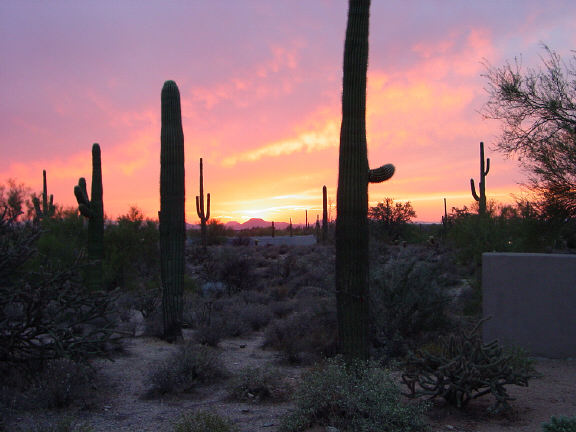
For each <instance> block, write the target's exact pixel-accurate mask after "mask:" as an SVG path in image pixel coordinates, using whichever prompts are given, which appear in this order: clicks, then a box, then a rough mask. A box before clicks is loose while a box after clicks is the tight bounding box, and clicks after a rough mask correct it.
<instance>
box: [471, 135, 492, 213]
mask: <svg viewBox="0 0 576 432" xmlns="http://www.w3.org/2000/svg"><path fill="white" fill-rule="evenodd" d="M489 171H490V158H487V159H486V164H484V143H483V142H480V182H479V183H478V191H479V192H480V194H477V193H476V188H475V187H474V179H473V178H471V179H470V189H471V190H472V196H473V197H474V199H475V200H476V201H478V214H479V215H485V214H486V176H487V175H488V172H489Z"/></svg>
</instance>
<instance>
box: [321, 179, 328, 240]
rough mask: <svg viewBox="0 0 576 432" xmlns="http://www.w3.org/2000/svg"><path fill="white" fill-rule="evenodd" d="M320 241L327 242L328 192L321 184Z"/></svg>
mask: <svg viewBox="0 0 576 432" xmlns="http://www.w3.org/2000/svg"><path fill="white" fill-rule="evenodd" d="M322 243H324V244H326V243H328V192H327V190H326V186H322Z"/></svg>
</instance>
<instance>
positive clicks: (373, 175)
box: [368, 164, 396, 183]
mask: <svg viewBox="0 0 576 432" xmlns="http://www.w3.org/2000/svg"><path fill="white" fill-rule="evenodd" d="M395 170H396V168H395V167H394V165H392V164H386V165H382V166H381V167H380V168H375V169H371V170H369V171H368V181H369V182H370V183H382V182H383V181H386V180H389V179H390V178H392V176H393V175H394V171H395Z"/></svg>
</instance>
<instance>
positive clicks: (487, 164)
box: [484, 158, 490, 176]
mask: <svg viewBox="0 0 576 432" xmlns="http://www.w3.org/2000/svg"><path fill="white" fill-rule="evenodd" d="M489 171H490V158H486V171H484V175H485V176H487V175H488V172H489Z"/></svg>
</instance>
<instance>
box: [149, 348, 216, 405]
mask: <svg viewBox="0 0 576 432" xmlns="http://www.w3.org/2000/svg"><path fill="white" fill-rule="evenodd" d="M225 375H226V372H225V369H224V366H223V365H222V362H221V361H220V359H219V357H218V355H217V353H216V352H215V351H214V350H212V349H210V348H208V347H204V346H199V345H194V344H191V343H186V344H185V345H182V346H181V347H180V348H179V349H178V351H176V352H175V353H174V354H173V355H172V356H170V357H169V358H168V359H167V360H165V361H164V362H162V363H160V364H159V365H157V366H156V367H155V368H154V369H152V370H151V371H150V373H149V376H148V380H147V381H148V384H149V389H148V391H147V392H146V394H145V397H149V398H151V397H156V396H160V395H164V394H173V393H179V392H189V391H191V390H193V389H194V387H196V386H197V385H199V384H203V383H207V382H213V381H216V380H218V379H220V378H222V377H224V376H225Z"/></svg>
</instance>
